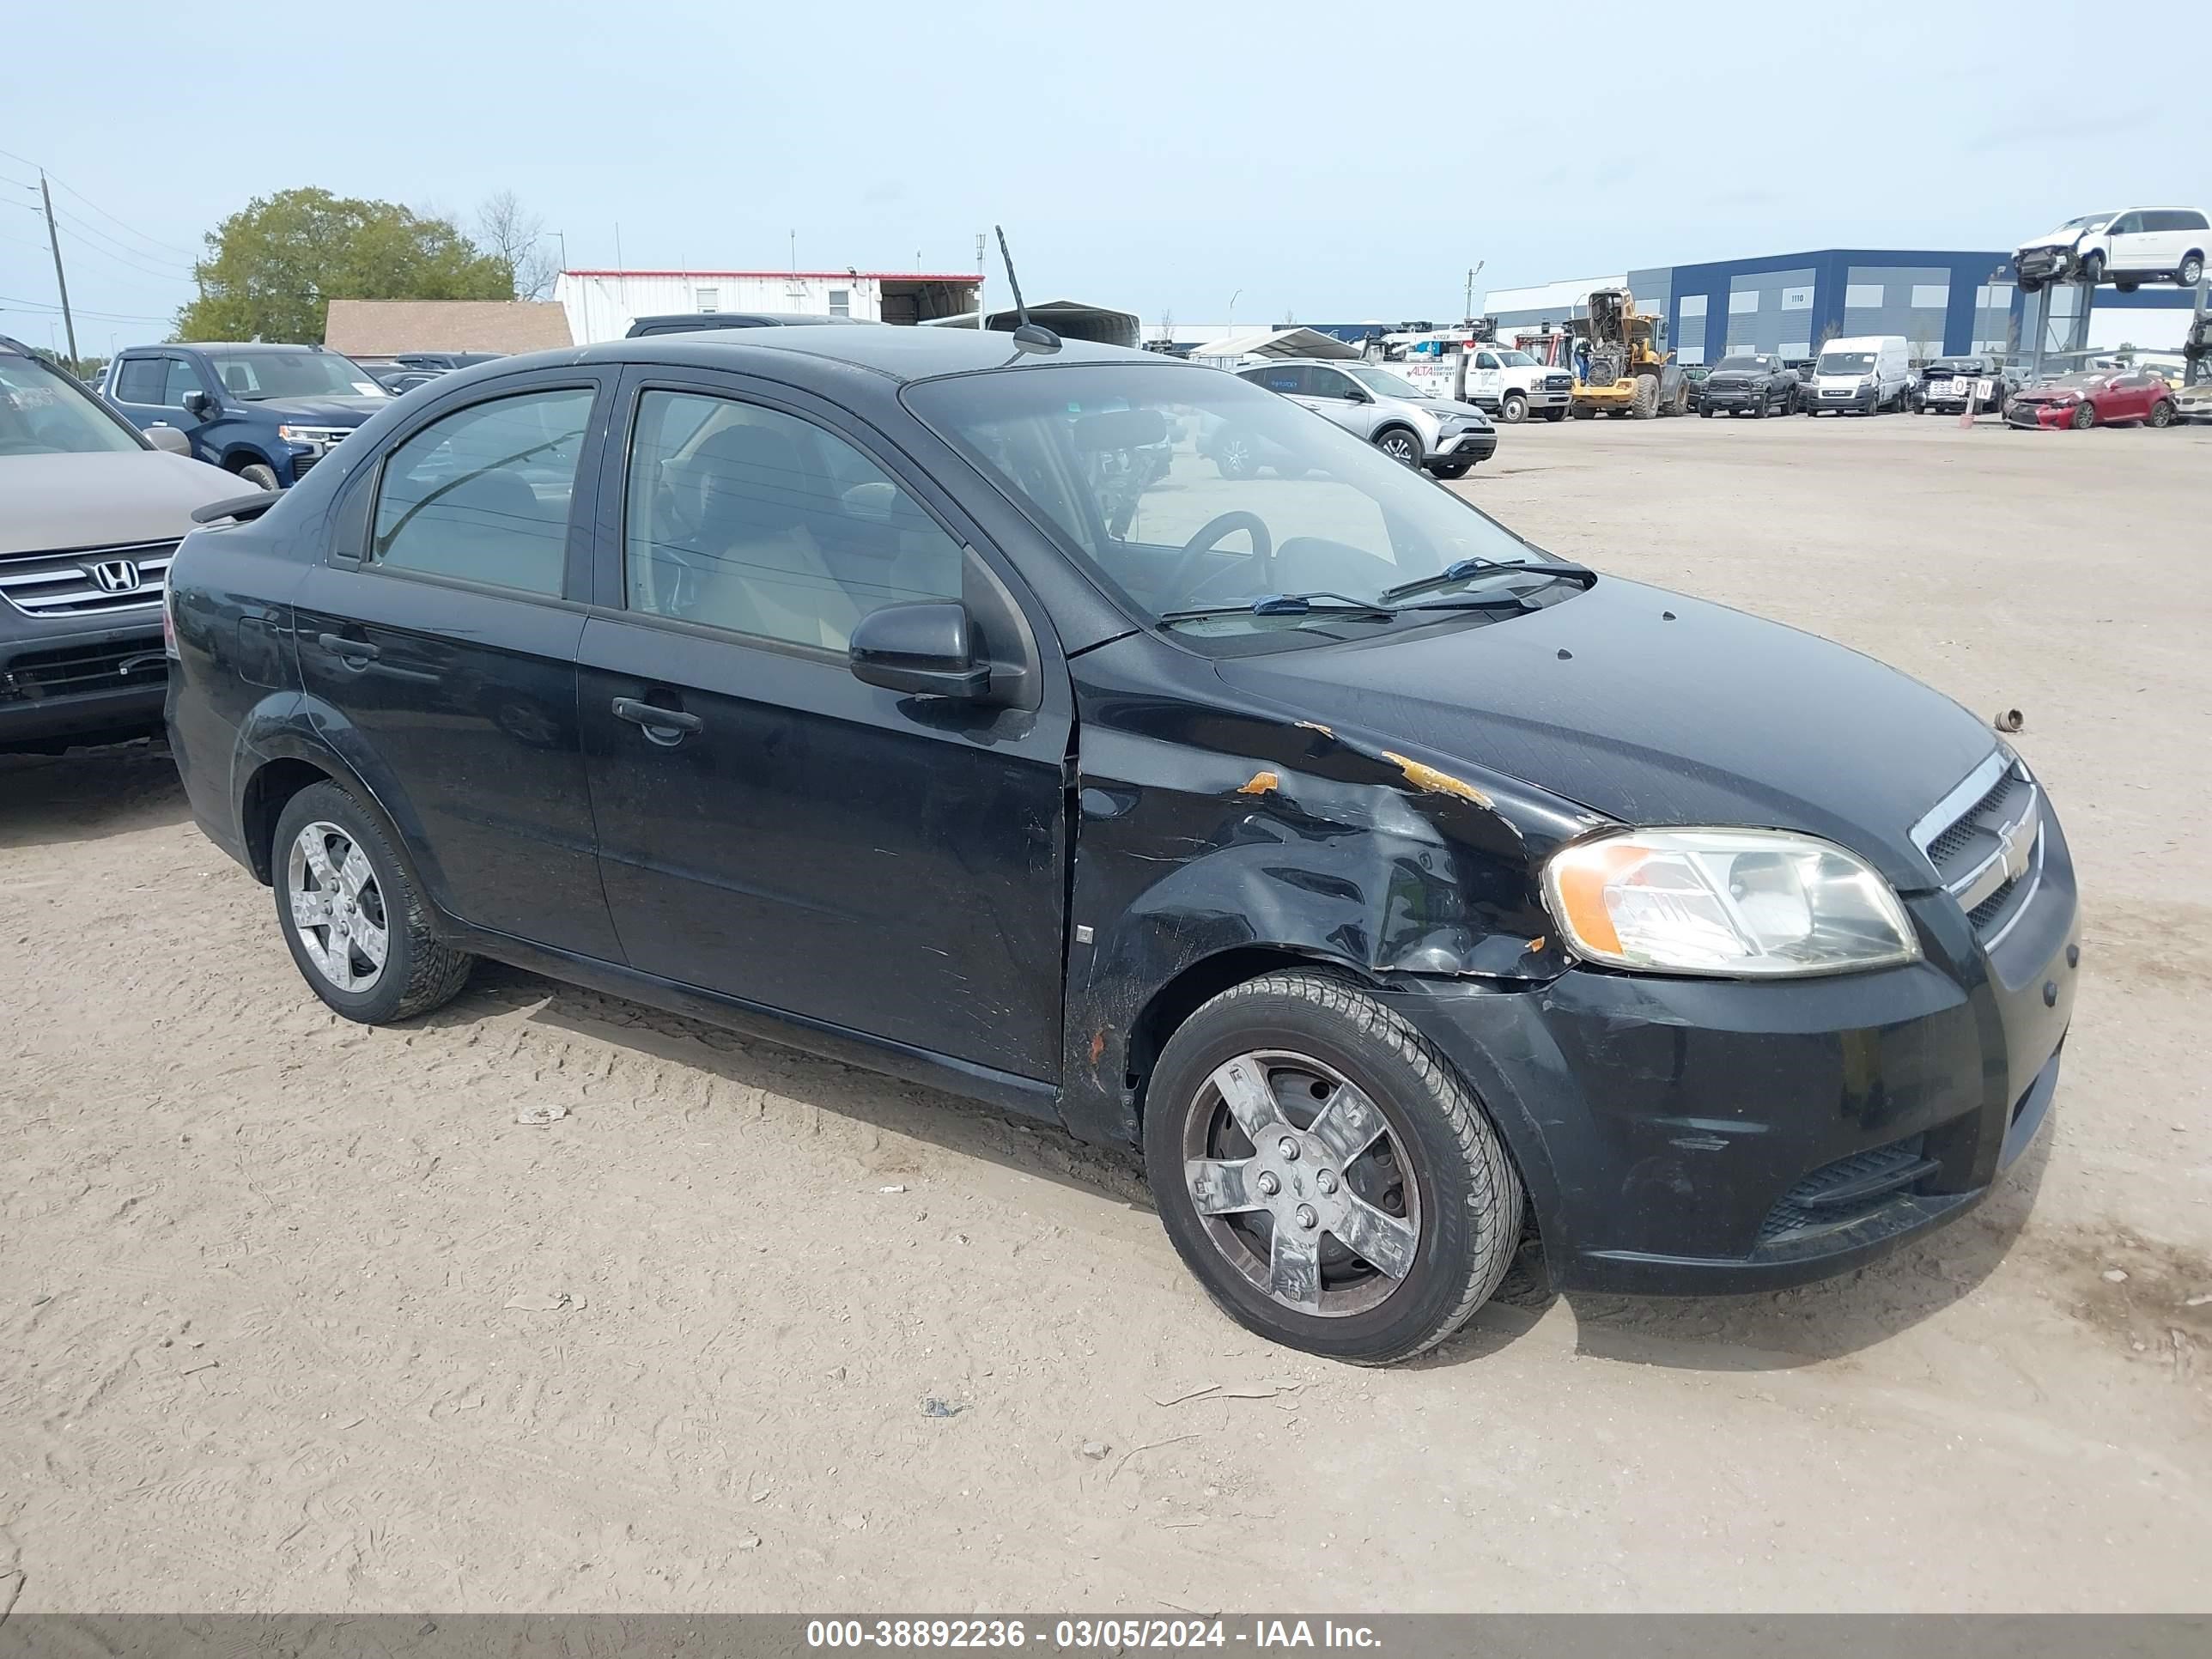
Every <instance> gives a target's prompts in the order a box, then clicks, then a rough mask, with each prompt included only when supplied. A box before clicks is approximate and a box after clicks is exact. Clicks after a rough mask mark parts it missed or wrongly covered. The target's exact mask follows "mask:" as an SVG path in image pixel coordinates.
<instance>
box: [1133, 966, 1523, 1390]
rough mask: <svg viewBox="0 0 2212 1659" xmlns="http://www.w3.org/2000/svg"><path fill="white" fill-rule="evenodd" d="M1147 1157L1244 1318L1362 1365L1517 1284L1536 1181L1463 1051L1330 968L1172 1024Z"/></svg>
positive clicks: (1177, 1229) (1164, 1196) (1440, 1336)
mask: <svg viewBox="0 0 2212 1659" xmlns="http://www.w3.org/2000/svg"><path fill="white" fill-rule="evenodd" d="M1144 1136H1145V1164H1146V1174H1147V1176H1149V1178H1150V1180H1151V1182H1152V1192H1153V1195H1154V1197H1155V1199H1156V1200H1157V1201H1158V1205H1159V1210H1160V1219H1161V1221H1162V1223H1163V1224H1164V1225H1165V1227H1166V1228H1167V1232H1168V1237H1169V1238H1170V1240H1171V1241H1172V1242H1173V1243H1174V1244H1175V1247H1176V1252H1177V1253H1178V1254H1179V1255H1181V1256H1182V1259H1183V1261H1184V1264H1185V1265H1186V1266H1188V1267H1189V1268H1190V1270H1191V1271H1192V1273H1194V1274H1196V1275H1197V1277H1198V1279H1199V1282H1200V1284H1201V1285H1204V1286H1205V1287H1206V1291H1207V1292H1208V1294H1210V1295H1211V1296H1212V1297H1213V1299H1214V1300H1215V1302H1217V1303H1218V1304H1220V1306H1221V1308H1222V1310H1224V1311H1225V1313H1227V1314H1228V1315H1229V1316H1230V1317H1231V1318H1232V1319H1234V1320H1236V1321H1237V1322H1238V1323H1239V1324H1241V1325H1243V1327H1245V1328H1246V1329H1248V1330H1251V1331H1255V1332H1257V1333H1258V1334H1261V1335H1262V1336H1265V1337H1267V1338H1268V1339H1270V1340H1273V1341H1277V1342H1280V1343H1283V1344H1284V1345H1285V1346H1290V1347H1294V1348H1300V1349H1303V1350H1304V1351H1305V1352H1309V1353H1315V1354H1320V1355H1322V1356H1325V1357H1327V1358H1334V1359H1343V1360H1348V1361H1351V1362H1352V1363H1354V1364H1388V1363H1389V1362H1390V1361H1392V1360H1397V1359H1404V1358H1409V1357H1411V1356H1412V1355H1414V1354H1417V1353H1420V1352H1424V1351H1425V1350H1427V1349H1429V1348H1431V1347H1434V1346H1436V1345H1437V1343H1439V1342H1442V1341H1443V1340H1444V1339H1445V1338H1446V1337H1448V1336H1449V1335H1450V1334H1452V1333H1453V1332H1454V1331H1455V1330H1457V1329H1458V1328H1460V1327H1461V1326H1462V1324H1464V1323H1465V1322H1467V1320H1468V1316H1470V1315H1472V1314H1473V1313H1474V1310H1476V1309H1477V1308H1479V1307H1480V1306H1481V1305H1482V1304H1483V1303H1484V1302H1486V1300H1488V1299H1489V1297H1490V1295H1491V1293H1492V1291H1495V1290H1496V1289H1497V1288H1498V1281H1499V1280H1500V1279H1504V1276H1505V1270H1506V1268H1507V1267H1508V1266H1509V1265H1510V1263H1511V1261H1512V1259H1513V1253H1514V1250H1515V1249H1516V1246H1517V1244H1518V1243H1519V1240H1520V1235H1521V1214H1522V1191H1521V1182H1520V1179H1519V1177H1518V1176H1516V1174H1515V1172H1514V1170H1513V1165H1512V1162H1511V1160H1510V1158H1508V1156H1507V1155H1506V1152H1505V1147H1504V1142H1503V1141H1501V1140H1500V1139H1499V1138H1498V1132H1497V1130H1496V1129H1495V1128H1494V1127H1492V1124H1491V1122H1490V1120H1489V1118H1488V1117H1487V1116H1486V1115H1485V1114H1484V1112H1483V1110H1482V1108H1481V1106H1480V1103H1477V1102H1476V1100H1475V1099H1474V1096H1473V1094H1472V1093H1471V1092H1470V1091H1468V1088H1467V1086H1466V1085H1465V1084H1464V1083H1462V1081H1461V1080H1460V1078H1459V1076H1458V1074H1457V1073H1455V1071H1453V1069H1452V1068H1451V1066H1450V1064H1449V1062H1448V1061H1447V1060H1445V1059H1444V1058H1443V1055H1442V1054H1439V1053H1438V1052H1437V1050H1436V1049H1435V1048H1432V1047H1431V1045H1430V1043H1429V1042H1428V1041H1427V1039H1426V1038H1425V1037H1423V1036H1421V1034H1420V1033H1419V1031H1418V1030H1415V1029H1414V1028H1413V1025H1411V1024H1409V1023H1408V1022H1407V1020H1406V1019H1405V1018H1403V1017H1402V1016H1401V1015H1400V1014H1399V1013H1398V1012H1396V1011H1395V1010H1394V1009H1391V1008H1389V1007H1388V1006H1385V1005H1383V1003H1382V1002H1380V1001H1378V1000H1376V999H1375V998H1373V997H1371V996H1370V995H1368V994H1366V993H1365V992H1364V991H1363V990H1362V989H1360V988H1359V987H1358V986H1356V985H1353V984H1351V983H1349V982H1347V981H1344V980H1341V979H1339V978H1336V977H1334V976H1333V975H1328V974H1323V973H1317V972H1311V971H1304V970H1298V971H1291V972H1285V973H1277V974H1269V975H1266V976H1264V977H1262V978H1260V979H1256V980H1251V981H1247V982H1245V983H1244V984H1242V985H1238V986H1236V987H1232V988H1231V989H1230V990H1227V991H1225V992H1223V993H1222V994H1220V995H1219V996H1218V997H1216V998H1214V999H1213V1000H1212V1001H1211V1002H1208V1003H1207V1004H1206V1005H1205V1006H1203V1007H1201V1008H1200V1010H1199V1011H1198V1012H1196V1013H1194V1014H1193V1015H1192V1016H1191V1017H1190V1018H1189V1019H1188V1020H1187V1021H1185V1022H1184V1023H1183V1024H1182V1026H1181V1027H1180V1028H1179V1029H1178V1030H1176V1034H1175V1036H1173V1037H1172V1038H1171V1039H1170V1041H1169V1042H1168V1045H1167V1048H1166V1049H1165V1051H1164V1052H1163V1053H1162V1054H1161V1056H1160V1061H1159V1065H1158V1068H1157V1069H1156V1070H1155V1072H1154V1073H1153V1075H1152V1082H1151V1085H1150V1086H1149V1088H1148V1090H1147V1091H1146V1111H1145V1129H1144Z"/></svg>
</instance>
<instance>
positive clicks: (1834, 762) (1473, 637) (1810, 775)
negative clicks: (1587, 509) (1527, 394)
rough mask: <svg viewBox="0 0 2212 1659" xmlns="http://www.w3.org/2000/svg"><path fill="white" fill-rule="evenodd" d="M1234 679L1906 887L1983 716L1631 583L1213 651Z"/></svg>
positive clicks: (1549, 782) (1515, 773) (1494, 767)
mask: <svg viewBox="0 0 2212 1659" xmlns="http://www.w3.org/2000/svg"><path fill="white" fill-rule="evenodd" d="M1218 669H1219V671H1220V673H1221V676H1222V678H1224V679H1225V681H1227V682H1228V683H1229V684H1231V685H1232V686H1235V687H1237V688H1239V689H1241V690H1244V691H1246V692H1248V693H1249V694H1251V695H1254V696H1260V697H1264V698H1266V699H1267V701H1269V702H1273V703H1276V704H1279V705H1280V706H1281V707H1282V708H1284V709H1285V711H1286V712H1288V713H1290V714H1291V715H1292V716H1293V717H1294V718H1296V719H1300V720H1310V721H1314V722H1316V723H1319V724H1322V725H1327V726H1331V727H1332V728H1334V729H1336V730H1338V731H1339V732H1340V734H1341V733H1344V732H1364V733H1366V734H1369V735H1370V736H1371V737H1372V738H1375V739H1376V740H1377V741H1378V742H1379V743H1380V744H1382V745H1383V746H1384V747H1385V748H1387V747H1389V745H1390V744H1392V743H1393V742H1396V743H1402V744H1407V745H1408V746H1411V747H1414V748H1419V749H1426V750H1430V751H1431V752H1432V753H1434V754H1437V755H1438V756H1441V757H1449V758H1451V759H1454V760H1456V761H1459V762H1462V763H1465V764H1466V765H1468V766H1469V767H1471V768H1478V769H1488V770H1490V771H1492V772H1493V773H1497V774H1502V775H1504V776H1507V777H1510V778H1516V779H1518V780H1520V781H1522V782H1524V783H1528V784H1533V785H1534V786H1535V787H1538V788H1540V789H1543V790H1546V791H1548V792H1549V793H1552V794H1553V795H1556V796H1559V797H1561V798H1562V799H1566V800H1569V801H1572V802H1575V803H1577V804H1579V805H1583V806H1584V807H1588V808H1589V809H1590V810H1592V811H1597V812H1601V813H1604V814H1605V815H1606V816H1607V817H1613V818H1618V819H1620V820H1621V821H1622V822H1624V823H1635V824H1644V825H1650V824H1669V823H1674V824H1713V823H1718V824H1746V825H1755V826H1759V827H1761V828H1768V829H1795V830H1800V831H1802V832H1804V833H1806V834H1808V835H1815V836H1825V837H1826V838H1827V839H1829V840H1831V841H1834V842H1838V843H1839V844H1840V845H1843V846H1845V847H1848V848H1851V849H1852V850H1854V851H1856V852H1857V853H1858V854H1861V855H1862V856H1863V857H1865V858H1867V859H1868V860H1870V861H1871V862H1873V863H1874V865H1875V866H1876V867H1877V868H1878V869H1880V870H1881V872H1882V874H1883V875H1884V876H1886V877H1887V878H1888V879H1889V880H1890V881H1891V882H1893V884H1896V885H1897V886H1899V887H1900V888H1908V889H1913V888H1925V887H1927V886H1929V885H1930V884H1931V883H1932V877H1931V875H1930V872H1929V866H1928V863H1927V861H1926V860H1925V858H1924V857H1923V855H1922V854H1921V853H1920V852H1919V850H1918V849H1917V848H1916V847H1915V846H1914V845H1913V843H1912V841H1911V836H1910V833H1909V832H1910V830H1911V826H1912V825H1913V824H1914V823H1917V821H1918V820H1919V818H1920V817H1922V815H1923V814H1924V813H1925V812H1926V811H1928V809H1929V807H1931V806H1933V805H1935V804H1936V802H1937V801H1938V800H1940V799H1942V797H1943V796H1944V795H1946V794H1947V793H1949V792H1950V790H1951V789H1952V788H1954V787H1955V786H1956V785H1957V784H1958V783H1959V782H1960V780H1961V779H1963V778H1964V777H1965V776H1966V774H1967V773H1969V772H1970V771H1972V769H1974V768H1975V767H1976V766H1978V764H1980V763H1981V762H1982V761H1984V759H1986V758H1987V757H1989V755H1990V751H1991V750H1993V749H1995V748H1996V739H1995V738H1993V737H1992V736H1991V735H1990V730H1989V728H1988V727H1987V726H1984V724H1983V723H1982V722H1981V721H1980V720H1978V719H1976V718H1975V717H1974V716H1973V715H1972V714H1969V713H1967V712H1966V709H1964V708H1960V706H1959V705H1958V704H1957V703H1955V702H1952V701H1951V700H1950V699H1949V698H1948V697H1946V696H1943V695H1942V693H1940V692H1938V691H1936V690H1931V689H1930V688H1929V687H1928V686H1925V685H1923V684H1920V683H1919V682H1918V681H1917V680H1914V679H1911V678H1908V677H1907V676H1905V675H1904V674H1900V673H1899V672H1898V671H1896V670H1895V669H1893V668H1890V667H1887V666H1885V665H1883V664H1881V663H1878V662H1876V661H1875V660H1874V659H1872V658H1870V657H1865V656H1862V655H1860V654H1859V653H1857V652H1856V651H1851V650H1848V649H1846V648H1845V647H1843V646H1840V645H1837V644H1835V643H1833V642H1832V641H1828V640H1823V639H1820V638H1819V637H1817V636H1816V635H1809V634H1803V633H1800V632H1798V631H1797V630H1796V629H1792V628H1786V627H1784V626H1783V625H1782V624H1780V623H1771V622H1766V621H1763V620H1761V619H1760V618H1759V617H1750V616H1747V615H1745V614H1744V613H1743V612H1741V611H1731V610H1729V609H1728V608H1727V607H1725V606H1723V605H1711V604H1707V603H1705V602H1704V601H1702V600H1698V599H1686V598H1684V597H1683V596H1681V595H1680V594H1675V593H1670V592H1667V591H1665V590H1664V589H1662V588H1656V587H1648V586H1644V585H1643V584H1641V583H1638V582H1629V581H1620V580H1613V579H1612V578H1601V579H1600V580H1599V581H1598V583H1597V585H1596V586H1595V587H1593V588H1591V589H1590V590H1589V592H1584V593H1579V594H1577V595H1575V596H1574V597H1572V598H1571V599H1565V600H1562V601H1560V602H1559V603H1557V604H1554V605H1548V606H1547V607H1546V608H1545V609H1544V610H1542V611H1534V612H1530V613H1528V614H1527V615H1525V616H1519V617H1512V618H1510V620H1505V621H1501V622H1496V623H1489V624H1487V625H1472V626H1463V627H1453V628H1449V629H1439V630H1437V631H1435V632H1431V633H1430V634H1427V635H1425V636H1423V637H1419V638H1412V639H1408V638H1406V637H1403V636H1402V635H1401V636H1399V637H1389V636H1384V637H1381V638H1377V639H1376V640H1373V641H1361V642H1359V643H1358V644H1351V645H1344V646H1333V647H1314V648H1311V649H1307V650H1301V651H1289V652H1284V653H1275V654H1271V655H1268V656H1265V657H1245V658H1237V659H1227V660H1224V661H1222V662H1220V663H1218Z"/></svg>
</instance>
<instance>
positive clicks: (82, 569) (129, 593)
mask: <svg viewBox="0 0 2212 1659" xmlns="http://www.w3.org/2000/svg"><path fill="white" fill-rule="evenodd" d="M176 550H177V544H176V543H174V542H173V541H171V542H134V543H132V544H130V545H128V546H125V547H86V548H79V549H78V550H76V551H75V552H72V553H16V554H11V555H9V556H6V557H4V558H0V599H6V600H7V601H8V603H9V604H10V605H14V606H15V609H16V610H18V611H21V612H22V613H23V614H24V615H25V616H27V617H105V616H111V615H113V614H114V613H116V612H118V611H150V610H153V609H155V607H157V606H158V605H160V604H161V579H162V578H163V577H164V576H165V575H167V574H168V569H169V561H170V559H171V558H172V557H173V556H175V554H176Z"/></svg>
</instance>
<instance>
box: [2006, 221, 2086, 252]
mask: <svg viewBox="0 0 2212 1659" xmlns="http://www.w3.org/2000/svg"><path fill="white" fill-rule="evenodd" d="M2089 234H2091V233H2090V232H2088V231H2086V230H2079V229H2076V230H2068V229H2067V228H2065V227H2063V225H2062V226H2061V227H2060V228H2058V229H2057V230H2050V231H2045V233H2044V234H2042V235H2040V236H2031V237H2029V238H2028V239H2027V240H2026V241H2024V242H2022V243H2021V245H2020V246H2021V251H2022V252H2026V251H2027V249H2029V248H2032V247H2072V246H2074V244H2075V243H2076V242H2078V241H2080V240H2081V239H2082V238H2083V237H2084V236H2087V235H2089Z"/></svg>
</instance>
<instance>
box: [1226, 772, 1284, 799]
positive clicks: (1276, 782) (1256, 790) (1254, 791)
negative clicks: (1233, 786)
mask: <svg viewBox="0 0 2212 1659" xmlns="http://www.w3.org/2000/svg"><path fill="white" fill-rule="evenodd" d="M1281 787H1283V781H1282V780H1281V779H1280V778H1279V777H1277V776H1276V775H1274V774H1273V772H1255V773H1254V774H1253V775H1252V781H1250V782H1249V783H1246V784H1240V785H1239V786H1238V787H1237V793H1238V794H1240V795H1271V794H1273V793H1275V792H1276V791H1278V790H1279V789H1280V788H1281Z"/></svg>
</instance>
